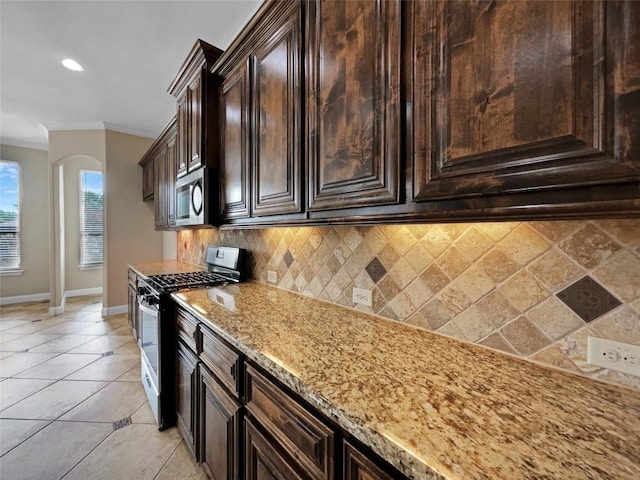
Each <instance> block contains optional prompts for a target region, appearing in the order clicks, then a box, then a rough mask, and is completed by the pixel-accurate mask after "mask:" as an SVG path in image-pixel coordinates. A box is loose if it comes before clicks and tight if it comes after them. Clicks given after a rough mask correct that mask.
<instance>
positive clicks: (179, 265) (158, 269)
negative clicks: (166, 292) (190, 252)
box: [129, 260, 206, 277]
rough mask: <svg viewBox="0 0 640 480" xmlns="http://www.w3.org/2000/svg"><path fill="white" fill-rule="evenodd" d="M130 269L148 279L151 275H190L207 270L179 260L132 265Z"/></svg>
mask: <svg viewBox="0 0 640 480" xmlns="http://www.w3.org/2000/svg"><path fill="white" fill-rule="evenodd" d="M129 268H132V269H133V270H135V271H136V273H137V274H138V275H142V276H143V277H148V276H150V275H163V274H166V273H188V272H201V271H203V270H206V269H205V268H204V267H201V266H199V265H193V264H191V263H187V262H181V261H179V260H159V261H155V262H140V263H130V264H129Z"/></svg>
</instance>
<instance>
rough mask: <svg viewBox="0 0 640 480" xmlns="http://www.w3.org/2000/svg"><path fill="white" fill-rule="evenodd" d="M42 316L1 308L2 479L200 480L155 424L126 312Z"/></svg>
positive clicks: (75, 310) (72, 304)
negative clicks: (103, 314)
mask: <svg viewBox="0 0 640 480" xmlns="http://www.w3.org/2000/svg"><path fill="white" fill-rule="evenodd" d="M48 309H49V304H48V303H47V302H35V303H23V304H18V305H6V306H3V307H0V478H2V479H3V480H5V479H6V480H23V479H24V480H26V479H37V480H59V479H65V480H71V479H82V480H87V479H91V480H94V479H104V480H111V479H118V480H122V479H127V480H142V479H157V480H191V479H197V480H201V479H203V478H204V475H203V474H202V473H201V471H200V470H199V469H198V467H197V466H196V465H195V463H194V462H193V461H192V459H191V457H190V456H189V453H188V451H187V448H186V446H185V445H184V442H183V441H182V439H181V437H180V434H179V433H178V431H177V429H176V428H175V427H174V428H171V429H168V430H166V431H163V432H159V431H158V428H157V426H156V425H155V423H154V419H153V415H152V413H151V409H150V408H149V403H148V402H147V399H146V397H145V394H144V390H143V389H142V385H141V384H140V353H139V350H138V347H137V345H136V343H135V341H134V340H133V338H132V336H131V334H130V332H129V327H128V325H127V316H126V314H123V315H113V316H110V317H105V318H103V317H102V316H101V309H102V303H101V298H100V297H99V296H88V297H74V298H70V299H69V300H67V304H66V306H65V313H63V314H62V315H57V316H49V315H48V313H47V312H48ZM122 420H124V421H122ZM122 425H124V426H122Z"/></svg>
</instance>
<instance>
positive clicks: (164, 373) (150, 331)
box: [138, 247, 246, 430]
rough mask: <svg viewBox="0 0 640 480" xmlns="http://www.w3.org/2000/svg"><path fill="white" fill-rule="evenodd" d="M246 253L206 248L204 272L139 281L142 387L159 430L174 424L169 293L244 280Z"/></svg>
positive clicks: (173, 343)
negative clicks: (205, 269) (205, 268)
mask: <svg viewBox="0 0 640 480" xmlns="http://www.w3.org/2000/svg"><path fill="white" fill-rule="evenodd" d="M245 258H246V251H245V250H243V249H241V248H232V247H209V248H208V249H207V255H206V258H205V260H206V263H207V271H199V272H188V273H174V274H164V275H151V276H149V277H147V278H146V279H144V280H140V281H139V282H138V314H139V315H140V338H139V340H138V342H139V345H140V350H141V352H142V362H141V363H142V369H141V375H142V385H143V387H144V389H145V392H146V394H147V397H148V398H149V403H150V405H151V410H152V411H153V414H154V416H155V418H156V421H157V423H158V426H159V428H160V430H164V429H165V428H168V427H170V426H172V425H174V424H175V399H174V381H175V351H176V332H175V325H174V316H175V312H174V303H173V301H172V300H171V297H170V295H171V293H173V292H177V291H180V290H183V289H194V288H207V287H214V286H219V285H226V284H229V283H238V282H242V281H244V280H245V272H246V268H245V264H246V259H245Z"/></svg>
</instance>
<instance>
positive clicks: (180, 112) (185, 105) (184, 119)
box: [176, 90, 189, 177]
mask: <svg viewBox="0 0 640 480" xmlns="http://www.w3.org/2000/svg"><path fill="white" fill-rule="evenodd" d="M188 95H189V91H188V90H185V92H184V93H183V94H182V95H180V96H179V97H178V99H177V103H178V104H177V113H176V118H177V122H178V129H177V147H178V148H177V156H176V164H177V170H176V175H177V176H178V177H181V176H183V175H186V174H187V170H188V165H189V164H188V156H189V145H188V143H187V141H188V139H189V116H188V115H189V97H188Z"/></svg>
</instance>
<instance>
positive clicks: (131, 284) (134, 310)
mask: <svg viewBox="0 0 640 480" xmlns="http://www.w3.org/2000/svg"><path fill="white" fill-rule="evenodd" d="M127 276H128V282H127V300H128V304H127V320H128V322H129V329H130V330H131V334H132V335H133V338H135V339H136V341H137V340H138V334H137V330H138V328H139V327H138V275H136V273H135V272H134V271H132V270H131V269H129V271H128V272H127Z"/></svg>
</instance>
